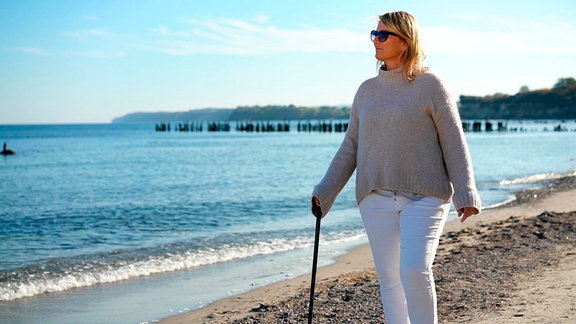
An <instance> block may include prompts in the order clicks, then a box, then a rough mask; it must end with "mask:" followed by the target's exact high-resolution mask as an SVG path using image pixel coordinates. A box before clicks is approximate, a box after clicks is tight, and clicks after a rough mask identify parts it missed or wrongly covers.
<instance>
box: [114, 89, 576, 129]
mask: <svg viewBox="0 0 576 324" xmlns="http://www.w3.org/2000/svg"><path fill="white" fill-rule="evenodd" d="M459 99H460V100H459V102H458V109H459V111H460V115H461V117H462V119H467V120H489V119H500V120H506V119H509V120H514V119H533V120H534V119H535V120H538V119H565V120H568V119H576V79H574V78H561V79H559V80H558V82H557V83H556V84H555V85H554V86H553V87H552V88H551V89H540V90H533V91H530V90H528V88H527V87H522V88H521V89H520V91H519V92H518V93H517V94H515V95H506V94H500V93H497V94H494V95H488V96H484V97H477V96H467V95H462V96H460V98H459ZM349 113H350V106H321V107H303V106H295V105H284V106H282V105H268V106H242V107H237V108H204V109H191V110H188V111H179V112H135V113H130V114H127V115H124V116H122V117H118V118H115V119H113V120H112V123H114V124H120V123H161V122H189V121H203V122H210V121H248V120H249V121H270V120H338V119H347V118H348V116H349Z"/></svg>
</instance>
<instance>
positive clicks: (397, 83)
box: [312, 68, 481, 216]
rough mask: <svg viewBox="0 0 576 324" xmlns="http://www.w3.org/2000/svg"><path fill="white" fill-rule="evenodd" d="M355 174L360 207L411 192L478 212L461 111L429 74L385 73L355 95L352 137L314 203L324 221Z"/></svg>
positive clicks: (349, 135) (345, 142) (319, 187)
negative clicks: (372, 196)
mask: <svg viewBox="0 0 576 324" xmlns="http://www.w3.org/2000/svg"><path fill="white" fill-rule="evenodd" d="M355 169H356V202H358V203H359V202H360V201H361V200H362V198H364V197H365V196H366V195H368V194H369V193H370V192H371V191H373V190H374V189H384V190H391V191H406V192H413V193H418V194H423V195H426V196H432V197H436V198H440V199H443V200H445V201H446V202H449V201H451V200H452V201H453V204H454V206H455V207H456V209H459V208H462V207H467V206H473V207H476V208H478V210H480V208H481V203H480V196H479V195H478V192H477V190H476V184H475V181H474V172H473V170H472V162H471V159H470V153H469V151H468V146H467V144H466V140H465V138H464V133H463V130H462V123H461V121H460V116H459V114H458V109H457V106H456V103H455V102H454V101H453V99H452V98H451V96H450V94H449V93H448V91H447V90H446V88H445V86H444V84H443V83H442V81H441V80H440V79H439V78H438V77H437V76H436V75H435V74H433V73H432V72H429V71H428V72H425V73H424V74H422V75H420V76H418V77H417V78H416V79H415V80H413V81H408V80H407V78H406V76H405V75H404V73H402V68H399V69H397V70H392V71H384V70H382V69H379V72H378V76H377V77H374V78H371V79H369V80H366V81H365V82H364V83H362V85H361V86H360V88H359V89H358V92H357V93H356V96H355V98H354V102H353V105H352V109H351V112H350V122H349V126H348V130H347V132H346V135H345V137H344V140H343V142H342V144H341V145H340V148H339V149H338V151H337V153H336V155H335V156H334V158H333V160H332V163H331V164H330V167H329V168H328V170H327V171H326V174H325V175H324V178H323V179H322V180H321V182H320V183H319V184H318V185H317V186H316V187H314V191H313V193H312V195H313V196H316V197H318V199H319V200H320V207H321V210H322V213H323V216H325V215H326V214H327V213H328V211H330V209H331V208H332V205H333V204H334V201H335V200H336V196H337V195H338V194H339V193H340V191H341V190H342V188H343V187H344V186H345V185H346V183H347V182H348V180H349V179H350V177H351V176H352V173H353V172H354V170H355Z"/></svg>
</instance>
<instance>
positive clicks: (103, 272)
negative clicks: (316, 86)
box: [0, 120, 576, 324]
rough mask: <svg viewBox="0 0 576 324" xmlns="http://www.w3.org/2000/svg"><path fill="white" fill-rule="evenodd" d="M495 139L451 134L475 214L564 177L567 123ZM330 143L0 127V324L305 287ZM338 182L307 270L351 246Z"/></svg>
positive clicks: (359, 237) (147, 130)
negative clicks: (272, 287)
mask: <svg viewBox="0 0 576 324" xmlns="http://www.w3.org/2000/svg"><path fill="white" fill-rule="evenodd" d="M505 126H506V127H507V131H492V132H489V131H478V132H467V133H466V137H467V141H468V144H469V146H470V151H471V154H472V159H473V164H474V171H475V175H476V181H477V185H478V188H479V191H480V195H481V197H482V199H483V204H484V206H485V208H490V207H495V206H498V205H501V204H504V203H506V202H510V201H511V200H513V199H514V192H516V191H518V190H521V189H525V188H534V187H538V186H540V185H541V183H542V181H543V180H546V179H554V178H560V177H564V176H568V175H575V174H576V121H573V120H570V121H559V120H551V121H508V122H506V123H505ZM555 130H556V131H555ZM557 130H562V131H557ZM343 137H344V133H342V132H328V131H318V130H314V131H311V130H308V131H297V126H296V124H295V122H294V123H292V124H291V125H290V130H289V131H282V132H256V131H253V132H246V131H240V130H237V129H236V128H235V127H234V126H232V127H230V130H228V131H215V132H209V131H207V129H206V128H204V129H203V131H197V130H196V131H188V132H179V131H174V130H173V131H171V132H168V131H162V132H159V131H156V129H155V125H151V124H95V125H86V124H82V125H4V126H0V141H3V142H6V143H7V146H8V148H10V149H12V150H14V151H16V154H15V155H6V156H0V178H1V181H0V197H1V199H0V224H1V225H0V323H11V324H15V323H43V324H51V323H59V324H61V323H153V322H156V321H158V320H159V319H162V318H165V317H168V316H173V315H177V314H180V313H182V312H188V311H192V310H195V309H199V308H201V307H204V306H206V305H207V304H209V303H211V302H214V301H216V300H219V299H222V298H226V297H230V296H234V295H237V294H240V293H244V292H247V291H250V290H252V289H255V288H258V287H262V286H265V285H268V284H271V283H274V282H278V281H282V280H287V279H291V278H294V277H297V276H301V275H306V274H309V273H310V271H311V263H312V254H313V253H312V249H313V244H314V229H315V219H314V217H313V216H312V215H311V213H310V194H311V191H312V188H313V187H314V185H315V184H316V183H317V182H319V181H320V179H321V178H322V176H323V175H324V172H325V171H326V168H327V167H328V165H329V163H330V161H331V159H332V157H333V155H334V153H335V152H336V150H337V149H338V147H339V145H340V143H341V141H342V139H343ZM353 182H354V180H353V179H351V180H350V182H349V184H348V185H347V186H346V187H345V188H344V190H343V191H342V193H341V194H340V195H339V197H338V199H337V201H336V203H335V205H334V207H333V209H332V211H331V212H330V213H329V214H328V215H327V217H325V218H324V219H323V220H322V229H321V238H320V258H319V265H320V266H323V265H327V264H330V263H332V262H334V260H335V258H337V257H338V256H340V255H343V254H344V253H346V252H347V251H349V250H350V249H352V248H354V247H356V246H359V245H361V244H364V243H366V242H367V239H366V236H365V233H364V230H363V226H362V221H361V218H360V216H359V213H358V209H357V206H356V202H355V200H354V186H353ZM450 217H451V218H456V216H455V215H454V212H453V211H452V213H451V216H450Z"/></svg>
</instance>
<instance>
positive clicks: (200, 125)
mask: <svg viewBox="0 0 576 324" xmlns="http://www.w3.org/2000/svg"><path fill="white" fill-rule="evenodd" d="M232 124H233V123H231V122H228V121H225V122H179V123H176V124H174V125H171V124H170V123H160V124H156V131H157V132H170V131H175V132H203V131H204V129H206V130H207V131H208V132H229V131H231V130H232V129H233V128H234V129H235V130H236V131H237V132H246V133H271V132H286V133H287V132H290V131H291V129H292V127H293V126H294V125H292V123H290V122H288V121H282V122H268V121H240V122H234V124H235V127H232ZM296 129H297V131H298V132H321V133H332V132H335V133H341V132H345V131H346V130H347V129H348V122H344V121H314V122H313V121H305V122H302V121H299V122H298V123H297V124H296Z"/></svg>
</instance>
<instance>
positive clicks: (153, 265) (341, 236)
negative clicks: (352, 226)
mask: <svg viewBox="0 0 576 324" xmlns="http://www.w3.org/2000/svg"><path fill="white" fill-rule="evenodd" d="M361 237H362V233H361V232H342V233H338V234H332V235H331V237H327V238H325V239H324V242H323V243H322V244H323V245H332V244H337V243H344V242H348V241H351V240H355V239H359V238H361ZM312 244H313V241H312V239H311V238H310V237H305V236H301V237H296V238H292V239H273V240H268V241H260V242H255V243H252V244H247V245H239V246H232V245H224V246H221V247H219V248H216V249H205V250H201V251H194V252H186V253H182V254H170V255H166V256H164V257H161V258H158V257H156V258H150V259H148V260H143V261H137V262H134V263H126V264H123V265H117V266H105V267H100V268H94V267H89V269H90V270H88V271H86V270H76V271H73V272H68V273H66V274H60V275H50V274H46V273H45V274H42V275H40V274H31V275H29V276H28V278H27V279H25V280H20V281H18V282H14V281H12V282H10V281H8V282H3V283H0V301H9V300H16V299H20V298H24V297H32V296H36V295H40V294H45V293H55V292H61V291H66V290H69V289H73V288H81V287H89V286H94V285H97V284H107V283H113V282H118V281H122V280H128V279H133V278H137V277H143V276H149V275H153V274H158V273H164V272H173V271H180V270H185V269H192V268H196V267H201V266H207V265H210V264H215V263H220V262H229V261H233V260H238V259H245V258H250V257H254V256H259V255H269V254H274V253H280V252H286V251H291V250H294V249H299V248H308V247H311V246H312Z"/></svg>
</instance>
